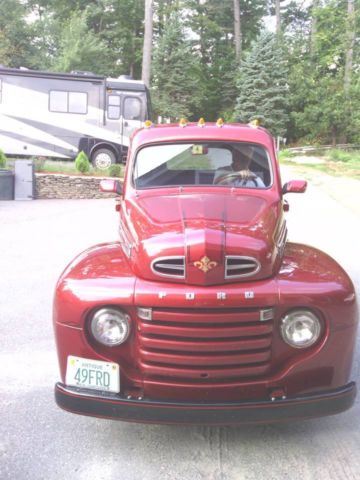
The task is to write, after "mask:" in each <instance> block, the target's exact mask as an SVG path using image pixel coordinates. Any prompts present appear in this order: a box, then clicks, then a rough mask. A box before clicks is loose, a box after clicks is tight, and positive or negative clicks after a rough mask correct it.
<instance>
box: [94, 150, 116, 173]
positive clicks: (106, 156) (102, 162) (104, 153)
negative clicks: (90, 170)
mask: <svg viewBox="0 0 360 480" xmlns="http://www.w3.org/2000/svg"><path fill="white" fill-rule="evenodd" d="M91 162H92V164H93V166H94V167H95V168H97V169H98V170H106V169H107V168H109V167H110V165H112V164H113V163H115V162H116V157H115V153H114V152H113V151H112V150H110V149H109V148H99V150H96V152H94V153H93V154H92V155H91Z"/></svg>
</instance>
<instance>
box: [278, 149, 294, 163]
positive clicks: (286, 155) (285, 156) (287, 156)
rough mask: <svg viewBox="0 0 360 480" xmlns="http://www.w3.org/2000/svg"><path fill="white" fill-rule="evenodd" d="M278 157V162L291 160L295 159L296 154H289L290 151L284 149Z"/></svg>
mask: <svg viewBox="0 0 360 480" xmlns="http://www.w3.org/2000/svg"><path fill="white" fill-rule="evenodd" d="M278 157H279V160H280V161H283V160H291V159H292V158H294V157H296V153H294V152H291V151H290V150H287V149H284V150H280V151H279V152H278Z"/></svg>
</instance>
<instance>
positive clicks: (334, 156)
mask: <svg viewBox="0 0 360 480" xmlns="http://www.w3.org/2000/svg"><path fill="white" fill-rule="evenodd" d="M328 157H329V158H330V159H331V160H334V161H335V162H351V161H352V160H353V159H354V158H355V157H356V154H354V153H350V152H346V151H344V150H338V149H336V148H335V149H332V150H331V151H330V153H329V155H328ZM357 160H359V158H357Z"/></svg>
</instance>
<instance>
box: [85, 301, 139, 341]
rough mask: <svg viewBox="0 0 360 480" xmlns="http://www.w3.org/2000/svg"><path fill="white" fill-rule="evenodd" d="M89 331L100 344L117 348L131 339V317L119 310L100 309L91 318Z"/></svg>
mask: <svg viewBox="0 0 360 480" xmlns="http://www.w3.org/2000/svg"><path fill="white" fill-rule="evenodd" d="M89 331H90V333H91V335H92V338H93V339H94V340H96V342H98V343H99V344H101V345H103V346H105V347H117V346H119V345H122V344H123V343H124V342H126V340H127V339H128V338H129V335H130V316H129V315H128V314H127V313H126V312H124V311H123V310H120V309H117V308H111V307H103V308H99V309H98V310H96V311H95V312H93V313H92V315H91V316H90V319H89Z"/></svg>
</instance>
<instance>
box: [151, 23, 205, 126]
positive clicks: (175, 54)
mask: <svg viewBox="0 0 360 480" xmlns="http://www.w3.org/2000/svg"><path fill="white" fill-rule="evenodd" d="M152 69H153V81H152V87H153V88H152V100H153V106H154V110H155V112H156V113H157V114H159V115H162V116H163V117H168V118H171V119H172V120H177V119H179V118H181V117H186V118H188V119H190V118H191V117H192V115H193V114H194V112H195V111H196V109H197V108H198V106H199V104H200V101H201V95H202V93H201V91H202V87H201V83H200V82H199V76H200V68H199V61H198V57H197V56H196V55H194V53H193V52H192V49H191V45H190V42H189V41H188V40H187V39H186V38H185V33H184V29H183V26H182V24H181V20H180V19H179V16H178V15H172V16H171V17H170V19H169V21H168V23H167V25H166V26H165V29H164V32H163V36H162V37H161V38H160V39H159V40H158V43H157V45H156V48H155V50H154V56H153V63H152Z"/></svg>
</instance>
